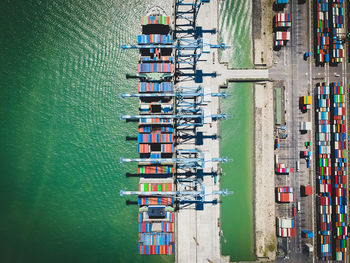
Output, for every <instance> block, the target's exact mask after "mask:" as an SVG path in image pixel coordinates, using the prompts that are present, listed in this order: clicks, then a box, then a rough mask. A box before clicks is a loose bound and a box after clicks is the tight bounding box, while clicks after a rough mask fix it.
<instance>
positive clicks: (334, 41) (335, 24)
mask: <svg viewBox="0 0 350 263" xmlns="http://www.w3.org/2000/svg"><path fill="white" fill-rule="evenodd" d="M331 1H332V3H331V4H330V12H331V28H332V29H331V33H332V35H331V49H332V51H331V61H332V62H333V63H339V62H342V60H343V44H342V41H341V39H340V33H341V30H342V28H344V9H343V0H331Z"/></svg>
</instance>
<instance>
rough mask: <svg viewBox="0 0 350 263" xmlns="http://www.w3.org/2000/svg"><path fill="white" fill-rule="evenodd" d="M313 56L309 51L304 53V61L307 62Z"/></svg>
mask: <svg viewBox="0 0 350 263" xmlns="http://www.w3.org/2000/svg"><path fill="white" fill-rule="evenodd" d="M310 56H311V51H307V52H305V53H304V60H307V59H308V58H309V57H310Z"/></svg>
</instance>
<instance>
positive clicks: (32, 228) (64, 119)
mask: <svg viewBox="0 0 350 263" xmlns="http://www.w3.org/2000/svg"><path fill="white" fill-rule="evenodd" d="M158 4H162V3H158ZM164 4H165V3H164ZM164 4H163V5H164ZM149 6H151V1H141V0H138V1H136V0H133V1H108V0H103V1H94V0H74V1H73V0H72V1H66V0H61V1H58V0H55V1H39V0H34V1H16V0H11V1H2V3H1V5H0V32H1V40H0V57H1V63H0V79H1V87H0V124H1V125H0V145H1V151H0V187H1V189H0V211H1V213H0V262H5V263H7V262H26V263H27V262H30V263H31V262H35V263H39V262H45V263H47V262H59V263H62V262H171V261H173V257H159V256H158V257H150V256H139V255H137V244H138V243H137V235H138V229H137V206H135V205H129V206H127V205H126V204H125V200H126V199H125V198H121V197H120V196H119V191H120V190H121V189H130V190H131V189H137V182H138V179H137V178H131V179H130V178H126V177H125V173H126V172H127V171H132V170H134V171H135V169H136V167H127V166H125V165H121V164H120V163H119V158H120V157H122V156H123V157H133V156H134V157H135V156H136V152H137V144H136V143H135V142H126V140H125V136H127V135H130V136H134V135H135V134H136V133H137V127H136V125H135V124H125V122H124V121H120V120H119V115H120V114H126V113H132V112H134V113H136V112H137V105H136V103H135V101H132V100H122V99H120V98H119V95H120V93H122V92H126V91H136V87H137V86H136V82H135V81H134V80H126V79H125V74H126V73H129V74H133V73H135V71H136V69H137V67H136V66H137V64H136V63H137V58H138V54H137V52H132V51H130V52H129V51H126V52H122V51H120V49H119V45H120V44H122V43H127V44H128V43H132V42H134V41H135V40H136V39H137V38H136V36H137V33H138V30H139V29H140V23H139V21H140V17H141V15H143V14H144V12H145V10H146V8H147V7H149ZM134 201H135V199H134Z"/></svg>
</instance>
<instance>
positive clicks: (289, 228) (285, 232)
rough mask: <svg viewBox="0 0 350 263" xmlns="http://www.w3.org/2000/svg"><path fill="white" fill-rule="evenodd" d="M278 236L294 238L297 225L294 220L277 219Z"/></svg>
mask: <svg viewBox="0 0 350 263" xmlns="http://www.w3.org/2000/svg"><path fill="white" fill-rule="evenodd" d="M277 235H278V236H280V237H294V236H295V225H294V219H292V218H277Z"/></svg>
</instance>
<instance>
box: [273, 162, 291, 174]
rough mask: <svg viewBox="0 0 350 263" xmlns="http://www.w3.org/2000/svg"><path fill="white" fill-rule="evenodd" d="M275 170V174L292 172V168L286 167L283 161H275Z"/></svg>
mask: <svg viewBox="0 0 350 263" xmlns="http://www.w3.org/2000/svg"><path fill="white" fill-rule="evenodd" d="M275 171H276V174H289V173H293V168H288V167H287V165H286V164H284V163H276V167H275Z"/></svg>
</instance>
